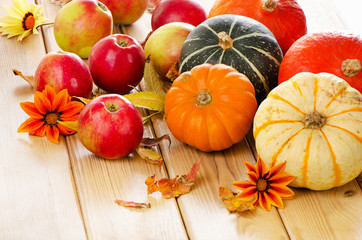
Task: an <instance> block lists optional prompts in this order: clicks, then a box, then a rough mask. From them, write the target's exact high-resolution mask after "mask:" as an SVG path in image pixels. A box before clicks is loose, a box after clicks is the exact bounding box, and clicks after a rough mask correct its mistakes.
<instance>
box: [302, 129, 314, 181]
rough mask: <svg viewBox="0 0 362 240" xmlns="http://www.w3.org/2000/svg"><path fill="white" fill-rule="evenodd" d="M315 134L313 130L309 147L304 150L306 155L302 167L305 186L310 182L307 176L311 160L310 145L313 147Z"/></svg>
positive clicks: (308, 140) (308, 139) (309, 139)
mask: <svg viewBox="0 0 362 240" xmlns="http://www.w3.org/2000/svg"><path fill="white" fill-rule="evenodd" d="M313 132H314V131H313V129H312V131H311V132H310V135H309V137H308V138H307V145H306V146H305V149H304V152H305V155H304V157H303V166H302V167H301V171H302V183H303V185H306V184H307V180H308V175H307V173H308V160H309V157H310V145H311V142H312V137H313Z"/></svg>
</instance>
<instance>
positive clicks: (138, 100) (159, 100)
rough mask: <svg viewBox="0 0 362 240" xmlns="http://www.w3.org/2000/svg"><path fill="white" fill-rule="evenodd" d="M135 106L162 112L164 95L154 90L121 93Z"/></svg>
mask: <svg viewBox="0 0 362 240" xmlns="http://www.w3.org/2000/svg"><path fill="white" fill-rule="evenodd" d="M123 96H124V97H125V98H127V99H128V100H129V101H131V102H132V103H133V104H134V105H135V106H136V107H142V108H147V109H150V110H153V111H160V112H162V111H163V109H164V108H165V97H164V96H162V95H160V94H158V93H154V92H134V93H130V94H127V95H123Z"/></svg>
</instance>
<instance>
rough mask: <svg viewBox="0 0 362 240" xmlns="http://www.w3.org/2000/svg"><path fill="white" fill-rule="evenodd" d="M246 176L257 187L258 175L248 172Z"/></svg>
mask: <svg viewBox="0 0 362 240" xmlns="http://www.w3.org/2000/svg"><path fill="white" fill-rule="evenodd" d="M246 175H248V177H249V179H250V181H251V182H252V183H253V184H254V185H256V182H257V180H258V177H257V176H256V173H255V172H248V173H246Z"/></svg>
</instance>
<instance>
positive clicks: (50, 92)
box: [42, 84, 56, 111]
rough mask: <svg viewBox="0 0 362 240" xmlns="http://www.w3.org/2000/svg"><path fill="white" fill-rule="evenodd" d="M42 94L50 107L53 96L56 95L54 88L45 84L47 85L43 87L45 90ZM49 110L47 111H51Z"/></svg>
mask: <svg viewBox="0 0 362 240" xmlns="http://www.w3.org/2000/svg"><path fill="white" fill-rule="evenodd" d="M42 94H43V95H44V97H45V98H46V99H48V100H49V102H50V105H52V104H53V102H54V98H55V95H56V93H55V90H54V88H53V87H52V86H50V85H48V84H47V85H45V89H44V90H43V92H42ZM51 110H52V109H50V110H49V111H51Z"/></svg>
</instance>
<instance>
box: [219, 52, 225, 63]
mask: <svg viewBox="0 0 362 240" xmlns="http://www.w3.org/2000/svg"><path fill="white" fill-rule="evenodd" d="M224 54H225V50H223V51H222V53H221V55H220V58H219V64H221V61H222V58H223V57H224Z"/></svg>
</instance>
